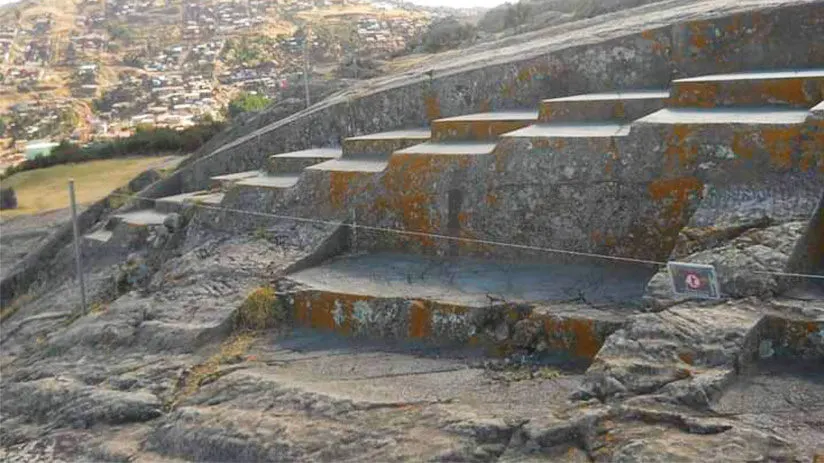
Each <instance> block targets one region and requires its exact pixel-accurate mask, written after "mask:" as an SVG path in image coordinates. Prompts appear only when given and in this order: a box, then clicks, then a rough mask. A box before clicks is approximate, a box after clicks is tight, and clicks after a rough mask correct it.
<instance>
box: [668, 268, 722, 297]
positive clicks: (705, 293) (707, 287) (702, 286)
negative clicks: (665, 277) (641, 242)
mask: <svg viewBox="0 0 824 463" xmlns="http://www.w3.org/2000/svg"><path fill="white" fill-rule="evenodd" d="M667 269H669V274H670V279H671V280H672V291H673V292H674V293H675V294H678V295H680V296H689V297H700V298H704V299H719V298H720V297H721V294H720V292H719V290H718V277H717V276H716V275H715V267H713V266H712V265H704V264H690V263H686V262H670V263H668V264H667Z"/></svg>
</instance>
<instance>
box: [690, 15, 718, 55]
mask: <svg viewBox="0 0 824 463" xmlns="http://www.w3.org/2000/svg"><path fill="white" fill-rule="evenodd" d="M687 27H688V28H689V30H690V43H691V44H692V46H694V47H695V48H698V49H702V48H706V47H707V45H709V44H710V39H708V38H707V33H708V30H709V29H712V28H714V27H715V26H713V25H712V23H711V22H710V21H693V22H690V23H688V24H687Z"/></svg>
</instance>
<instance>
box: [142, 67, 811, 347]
mask: <svg viewBox="0 0 824 463" xmlns="http://www.w3.org/2000/svg"><path fill="white" fill-rule="evenodd" d="M822 92H824V70H804V71H777V72H751V73H740V74H724V75H715V76H705V77H697V78H689V79H680V80H676V81H674V82H673V83H672V88H671V90H662V89H637V90H623V91H620V92H609V93H595V94H583V95H574V96H567V97H561V98H552V99H547V100H543V101H542V102H541V104H540V107H539V109H538V110H537V111H501V112H486V113H479V114H470V115H464V116H458V117H449V118H443V119H436V120H433V121H432V123H431V133H430V130H429V129H411V130H400V131H392V132H384V133H377V134H371V135H363V136H357V137H350V138H347V139H345V140H344V141H343V143H342V146H341V148H340V149H337V148H325V149H323V148H318V149H310V150H305V151H299V152H294V153H284V154H278V155H274V156H272V157H271V158H270V159H269V163H268V165H267V166H264V168H263V169H261V170H259V171H250V172H241V173H234V174H228V175H222V176H217V177H214V178H213V181H214V182H215V183H216V185H219V186H220V187H221V188H222V190H223V191H224V192H225V194H224V196H223V197H222V204H223V205H224V206H227V207H232V208H234V209H241V210H250V211H256V212H271V213H275V214H283V215H294V216H298V217H304V216H305V217H309V218H316V219H320V220H345V219H347V218H348V217H350V213H351V212H352V211H354V212H356V213H357V217H358V223H359V224H363V225H368V226H370V227H385V228H392V229H401V230H406V231H410V232H413V233H411V234H405V235H404V234H396V233H388V232H376V231H373V230H358V233H357V240H356V242H354V244H355V246H356V247H357V249H358V250H360V251H369V252H371V253H373V255H374V256H375V258H374V259H375V262H371V263H370V264H368V265H367V267H368V268H369V270H368V271H369V272H371V273H370V274H369V275H371V277H370V278H367V279H366V280H363V279H362V278H361V280H363V281H360V280H358V281H360V282H359V283H352V284H351V285H349V286H347V285H346V284H344V285H342V286H341V285H338V286H336V287H334V288H333V287H329V285H328V284H327V285H324V284H319V283H318V281H321V280H323V281H344V282H345V281H350V280H352V281H355V280H357V279H358V278H360V277H362V276H363V275H362V272H363V271H364V267H363V265H365V264H363V263H362V262H360V261H359V259H362V258H361V257H358V256H357V255H355V256H343V257H341V258H340V259H339V260H335V261H333V262H331V263H329V264H328V266H321V267H318V268H314V269H309V270H304V271H302V272H299V273H298V274H296V275H294V276H290V277H288V278H287V279H286V280H284V281H283V282H282V285H283V287H282V288H281V289H282V291H283V293H284V295H285V296H284V297H285V299H284V300H285V302H284V303H285V304H287V305H288V306H290V307H292V309H293V312H294V316H295V319H296V320H297V321H298V322H299V323H301V324H305V325H306V326H310V327H314V328H320V329H326V330H331V331H336V332H343V333H349V334H357V333H359V332H363V333H366V332H368V333H371V334H374V335H377V336H379V337H390V338H394V339H406V338H410V339H420V338H426V339H433V340H437V339H447V340H453V341H454V340H457V339H460V340H462V341H465V342H478V339H480V338H484V339H486V340H487V341H488V340H492V341H491V342H492V344H495V341H494V340H495V339H498V338H500V339H509V337H508V336H504V335H503V334H502V333H504V332H506V333H510V332H511V331H512V330H515V329H516V325H518V326H520V328H518V329H522V328H523V326H525V325H529V324H537V325H540V326H548V325H547V323H548V324H549V325H551V326H552V329H551V330H549V332H550V336H556V337H557V336H560V337H561V338H563V339H565V341H564V342H556V343H555V344H553V345H554V346H555V347H557V348H559V349H561V350H564V349H566V351H567V353H572V354H575V355H578V354H580V353H581V352H587V353H588V354H587V355H588V356H591V355H594V352H597V350H598V348H599V347H600V344H599V342H601V341H597V340H603V339H604V338H605V336H606V334H608V332H610V330H612V329H615V327H616V326H617V325H616V324H615V323H613V322H614V321H615V320H616V317H617V319H621V318H622V317H624V316H626V314H628V313H632V312H633V311H634V310H636V308H637V304H638V303H639V301H640V299H641V296H642V295H643V288H644V287H645V285H646V283H647V281H648V280H649V278H650V277H651V275H652V274H654V273H655V268H654V267H650V266H638V265H635V266H630V267H631V268H627V269H623V268H618V267H617V266H615V265H613V264H604V262H602V261H601V262H596V261H593V260H591V259H583V260H581V259H578V260H577V261H575V265H577V266H578V267H575V268H580V269H583V270H581V271H582V273H581V275H589V276H591V277H592V278H594V279H595V280H594V282H592V284H593V285H596V286H598V288H600V289H601V290H603V291H606V292H607V293H609V292H612V293H614V294H627V295H631V296H628V297H626V298H623V299H622V300H621V301H620V303H619V304H618V305H617V306H616V305H615V301H611V302H610V304H612V305H611V307H613V310H606V309H604V308H603V306H599V305H598V304H597V303H596V304H594V305H593V301H594V300H595V299H594V298H593V295H592V294H591V293H589V290H588V289H587V288H581V287H578V286H576V285H575V284H572V285H571V286H568V287H566V286H564V287H563V288H560V289H558V291H556V292H554V293H553V292H552V291H550V292H548V293H542V292H541V291H538V292H535V291H529V290H527V289H524V291H522V292H518V291H515V292H512V291H511V289H512V288H510V291H509V292H507V291H502V292H501V293H500V294H496V293H495V290H491V289H490V288H489V287H488V284H487V283H489V282H488V281H487V283H483V281H486V280H484V278H483V276H482V275H484V274H485V273H487V272H488V271H490V269H494V268H497V269H498V270H500V268H504V269H505V271H504V273H505V274H507V275H508V276H507V278H508V279H509V280H511V281H514V282H516V283H517V284H515V286H517V287H523V288H529V287H534V286H535V285H538V286H542V287H543V286H546V285H548V284H549V283H547V281H560V280H563V278H564V275H566V274H568V273H569V272H570V271H571V270H570V269H571V268H572V267H570V262H565V263H564V265H560V266H557V265H555V264H553V263H552V262H550V261H551V260H554V259H556V258H557V257H558V256H549V255H543V254H540V253H538V252H535V251H524V250H523V249H520V250H519V249H507V248H496V247H494V246H490V245H486V244H478V243H473V242H471V241H467V242H460V241H457V240H452V241H450V240H441V239H440V238H437V239H436V238H433V237H432V236H429V235H428V234H435V235H446V236H449V237H453V238H469V239H470V240H471V239H474V238H479V239H481V240H493V241H500V242H507V243H515V244H517V245H523V246H527V247H529V246H532V247H546V248H556V249H562V250H566V251H574V252H582V253H598V254H608V255H613V256H618V257H621V256H626V257H638V258H642V259H651V260H658V261H660V260H666V258H667V256H668V254H669V252H670V250H671V249H672V246H673V245H674V240H675V238H676V236H677V234H678V232H679V231H680V230H681V228H683V227H684V226H686V225H687V224H690V225H691V226H703V225H707V226H709V225H713V224H717V223H721V222H724V221H734V220H737V218H740V217H741V216H742V215H743V216H750V215H752V214H755V213H768V214H771V215H772V216H774V218H776V219H777V220H784V219H787V218H790V217H799V216H804V215H805V214H806V215H809V214H810V213H811V211H813V210H814V208H815V206H816V204H817V201H818V200H819V198H820V197H821V195H822V192H824V181H823V180H822V177H824V176H823V175H822V169H824V160H822V159H821V154H820V147H821V146H822V143H821V141H822V138H821V137H822V133H824V130H822V124H821V122H820V121H821V120H822V117H821V114H822V113H824V110H822V109H821V108H822V107H824V103H822V101H824V94H822ZM816 105H817V106H816ZM785 191H789V192H791V193H792V195H789V196H785V197H782V196H781V195H782V193H783V192H785ZM244 192H245V193H244ZM751 193H752V194H751ZM754 193H757V194H754ZM203 194H205V193H203ZM759 195H760V196H759ZM184 197H185V195H184ZM215 197H216V196H215ZM172 198H176V197H172ZM168 199H170V198H164V199H161V200H159V201H158V203H159V204H162V203H165V202H168V201H167V200H168ZM789 199H792V201H790V200H789ZM185 200H186V199H181V201H185ZM136 214H137V213H136ZM139 214H140V215H139V216H140V217H143V218H144V220H149V219H150V217H157V216H155V215H152V214H151V213H149V212H145V211H142V212H140V213H139ZM155 220H157V219H155ZM226 223H231V224H232V225H236V222H234V221H229V222H226ZM380 251H390V252H396V253H397V252H404V253H406V255H405V257H404V256H397V255H396V256H395V257H392V255H391V254H382V253H380ZM414 255H427V256H428V257H425V258H423V257H421V259H423V261H416V262H407V263H408V264H409V265H407V266H406V267H404V265H403V264H399V262H400V263H402V262H406V261H407V260H409V259H412V260H415V259H418V258H417V257H410V256H414ZM444 255H450V256H453V257H451V258H444V257H442V256H444ZM380 256H383V257H380ZM439 256H440V257H439ZM454 256H463V257H461V258H460V259H459V260H455V257H454ZM427 259H429V260H428V261H427ZM467 259H469V260H467ZM473 259H475V260H473ZM519 260H520V262H519ZM513 261H514V262H518V264H517V265H516V264H512V263H508V262H513ZM528 261H538V262H536V263H535V265H544V266H543V267H541V269H540V271H537V274H540V275H542V276H541V278H538V279H536V278H535V277H534V275H535V274H536V273H535V272H536V271H535V270H534V269H532V270H527V269H526V268H525V267H523V268H522V267H519V266H518V265H532V264H530V263H529V262H528ZM541 261H543V262H544V263H543V264H541ZM398 265H400V267H398ZM502 266H503V267H502ZM396 267H398V268H396ZM433 269H435V270H433ZM433 271H434V273H435V274H437V276H436V277H434V279H432V278H431V275H429V273H431V272H433ZM616 271H617V273H618V274H621V275H622V277H621V278H616ZM353 272H354V273H353ZM359 272H360V273H359ZM393 272H394V273H393ZM399 272H400V273H399ZM507 272H508V273H507ZM392 274H395V276H397V278H395V279H394V280H393V279H392V278H389V280H391V281H389V282H388V283H387V282H385V283H386V285H383V286H380V285H379V286H380V287H379V288H378V287H375V288H371V289H370V286H369V284H368V283H369V281H372V280H380V277H387V275H392ZM357 275H360V277H358V276H357ZM404 275H406V277H404ZM410 275H412V276H410ZM415 275H419V276H421V278H416V277H415ZM318 278H320V280H318ZM353 278H354V280H353ZM387 278H388V277H387ZM404 278H406V282H405V283H403V282H402V281H401V280H404ZM410 278H411V280H409V279H410ZM543 278H548V280H547V281H544V282H543V283H542V282H541V281H543ZM559 279H560V280H559ZM396 280H397V281H396ZM539 280H540V281H539ZM582 280H586V281H589V280H587V279H586V278H583V277H582ZM513 284H514V283H513ZM519 285H520V286H519ZM493 286H494V285H493ZM550 286H551V285H550ZM562 286H563V285H562ZM585 286H586V285H585ZM632 288H634V289H632ZM550 293H552V294H550ZM470 296H471V297H470ZM467 297H468V298H469V299H471V300H469V299H467ZM596 299H597V298H596ZM559 301H573V302H572V304H573V305H575V304H579V305H580V304H585V305H586V306H587V307H588V308H589V309H588V310H582V307H577V308H575V309H574V310H572V309H571V310H570V311H567V312H564V314H563V315H557V316H555V315H552V314H549V315H548V314H547V313H545V311H537V310H536V309H535V308H536V307H542V306H545V305H546V304H547V303H549V302H552V303H553V306H557V305H558V304H559ZM515 307H517V308H518V309H517V310H516V309H515ZM525 307H528V309H524V308H525ZM599 307H600V308H599ZM615 307H624V308H623V309H619V310H618V312H617V313H616V312H615V310H614V308H615ZM489 308H494V310H493V312H495V313H498V314H499V315H500V313H506V311H508V310H516V312H517V311H518V310H521V312H518V313H517V314H516V315H512V317H510V318H508V319H507V320H509V321H508V322H506V323H503V322H501V321H500V320H498V321H497V322H496V323H497V324H496V323H492V324H490V323H491V322H489V320H488V318H484V317H487V316H490V315H488V314H487V315H483V314H485V313H486V312H484V311H485V310H488V309H489ZM496 311H497V312H496ZM571 313H576V314H578V315H575V316H572V315H570V314H571ZM622 314H623V315H622ZM491 316H492V317H493V318H494V317H495V316H497V315H491ZM478 317H480V318H478ZM536 317H537V318H536ZM547 317H549V319H550V320H551V321H550V322H547V321H546V320H545V319H546V318H547ZM539 319H540V320H539ZM479 320H481V321H479ZM483 320H486V321H483ZM604 320H608V321H609V322H608V323H606V324H604ZM519 324H520V325H519ZM395 325H397V326H399V327H401V328H397V329H396V328H392V326H395ZM493 325H494V326H493ZM604 326H608V327H611V328H609V329H607V328H603V327H604ZM358 327H361V328H362V329H361V328H358ZM404 327H405V328H404ZM416 327H417V328H416ZM593 327H598V328H597V330H596V331H597V332H598V333H599V334H598V335H597V336H595V335H593V334H592V329H593ZM359 330H360V331H359ZM495 330H498V331H499V333H498V335H497V337H496V334H495ZM604 330H606V331H604ZM481 332H485V333H486V334H485V335H484V336H481V335H480V333H481ZM455 333H458V335H456V334H455ZM479 336H480V337H479ZM576 339H577V340H576ZM507 343H509V341H507V342H506V343H504V344H506V345H503V346H499V347H502V348H509V347H512V346H511V345H510V344H507ZM581 343H583V344H581ZM587 343H595V344H593V345H592V346H589V347H581V346H582V345H589V344H587ZM576 346H578V347H576ZM576 353H577V354H576Z"/></svg>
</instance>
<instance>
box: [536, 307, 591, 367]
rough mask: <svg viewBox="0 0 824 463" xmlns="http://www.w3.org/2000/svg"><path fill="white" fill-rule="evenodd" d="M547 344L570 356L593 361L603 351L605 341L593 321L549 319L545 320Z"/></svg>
mask: <svg viewBox="0 0 824 463" xmlns="http://www.w3.org/2000/svg"><path fill="white" fill-rule="evenodd" d="M543 322H544V330H545V332H546V335H547V344H548V345H549V346H550V347H552V348H554V349H558V350H563V351H566V352H569V353H570V354H572V355H574V356H576V357H581V358H587V359H592V358H594V357H595V355H596V354H597V353H598V351H599V350H600V349H601V346H602V345H603V342H604V341H603V339H602V337H601V336H599V335H598V333H597V332H596V329H595V323H594V322H593V321H592V320H586V319H579V318H557V317H547V318H545V319H544V320H543Z"/></svg>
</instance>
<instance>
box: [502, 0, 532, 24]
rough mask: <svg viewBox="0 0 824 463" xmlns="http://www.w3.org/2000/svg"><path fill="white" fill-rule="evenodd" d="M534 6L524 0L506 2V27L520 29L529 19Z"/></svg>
mask: <svg viewBox="0 0 824 463" xmlns="http://www.w3.org/2000/svg"><path fill="white" fill-rule="evenodd" d="M531 13H532V8H531V7H530V6H529V5H528V4H527V3H526V2H524V1H523V0H521V1H519V2H518V3H516V4H514V5H513V4H511V3H507V4H506V16H505V18H504V28H506V29H515V30H516V32H517V31H518V29H519V28H520V27H521V26H522V25H524V24H526V23H527V22H528V21H529V16H530V14H531Z"/></svg>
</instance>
